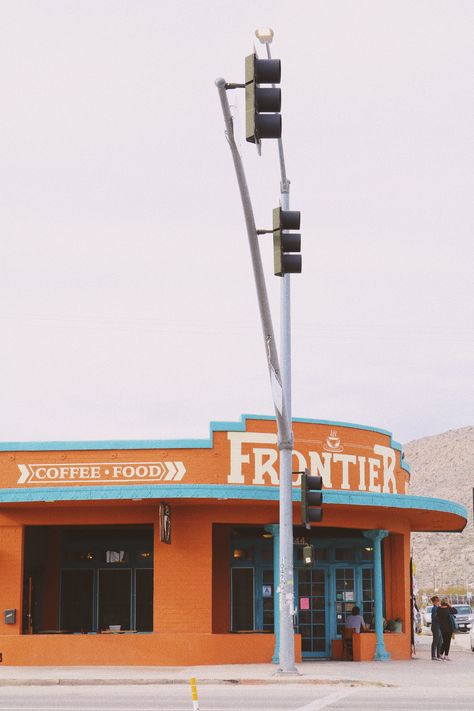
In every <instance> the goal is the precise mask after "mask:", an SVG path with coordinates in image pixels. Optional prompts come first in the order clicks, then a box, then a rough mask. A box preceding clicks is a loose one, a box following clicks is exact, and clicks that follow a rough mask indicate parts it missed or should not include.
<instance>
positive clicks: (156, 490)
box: [0, 484, 467, 520]
mask: <svg viewBox="0 0 474 711" xmlns="http://www.w3.org/2000/svg"><path fill="white" fill-rule="evenodd" d="M279 492H280V490H279V487H278V486H239V485H227V484H214V485H208V484H152V485H146V484H140V485H133V484H126V485H123V486H113V485H111V486H71V487H64V486H58V487H52V486H50V487H44V488H42V487H41V488H40V487H38V488H28V489H0V502H1V503H16V502H29V501H45V502H52V501H100V500H124V499H126V500H130V499H191V500H192V499H215V500H229V499H238V500H246V501H247V500H253V501H278V498H279ZM293 501H301V490H300V488H299V487H295V488H294V489H293ZM324 502H325V503H327V504H339V505H349V506H376V507H384V508H396V509H405V510H407V509H422V510H426V511H439V512H443V513H451V514H455V515H456V516H460V517H461V518H464V519H466V520H467V510H466V508H465V507H464V506H462V505H461V504H458V503H455V502H453V501H447V500H446V499H433V498H430V497H428V496H411V495H406V494H379V493H375V492H374V493H372V492H365V491H341V490H335V491H331V490H330V489H325V490H324Z"/></svg>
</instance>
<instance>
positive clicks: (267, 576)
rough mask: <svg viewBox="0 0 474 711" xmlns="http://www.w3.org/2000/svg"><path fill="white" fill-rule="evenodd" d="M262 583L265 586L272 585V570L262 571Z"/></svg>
mask: <svg viewBox="0 0 474 711" xmlns="http://www.w3.org/2000/svg"><path fill="white" fill-rule="evenodd" d="M263 582H264V583H265V585H273V570H264V571H263Z"/></svg>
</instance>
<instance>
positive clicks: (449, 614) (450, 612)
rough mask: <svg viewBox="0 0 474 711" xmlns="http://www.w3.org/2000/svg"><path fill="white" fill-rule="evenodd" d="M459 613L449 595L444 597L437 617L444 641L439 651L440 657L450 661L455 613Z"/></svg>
mask: <svg viewBox="0 0 474 711" xmlns="http://www.w3.org/2000/svg"><path fill="white" fill-rule="evenodd" d="M456 614H457V610H456V608H455V607H451V605H450V603H449V600H448V598H447V597H443V599H442V600H441V602H440V605H439V607H438V613H437V619H438V622H439V626H440V628H441V636H442V638H443V643H442V644H441V647H440V650H439V653H440V658H441V659H445V660H446V661H447V662H450V661H451V660H450V658H449V647H450V646H451V638H452V636H453V632H454V628H455V622H454V615H456Z"/></svg>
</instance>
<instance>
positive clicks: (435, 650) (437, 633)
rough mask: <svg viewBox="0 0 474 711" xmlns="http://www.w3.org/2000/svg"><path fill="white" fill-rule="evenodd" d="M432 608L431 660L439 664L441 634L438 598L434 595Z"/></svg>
mask: <svg viewBox="0 0 474 711" xmlns="http://www.w3.org/2000/svg"><path fill="white" fill-rule="evenodd" d="M431 602H432V603H433V608H432V610H431V632H432V633H433V641H432V643H431V659H432V660H433V661H437V662H439V661H440V660H441V645H442V643H443V636H442V634H441V626H440V624H439V619H438V610H439V597H438V596H437V595H434V597H432V598H431Z"/></svg>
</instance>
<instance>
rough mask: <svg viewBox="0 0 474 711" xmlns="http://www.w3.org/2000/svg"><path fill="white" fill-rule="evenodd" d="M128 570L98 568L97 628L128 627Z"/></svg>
mask: <svg viewBox="0 0 474 711" xmlns="http://www.w3.org/2000/svg"><path fill="white" fill-rule="evenodd" d="M130 599H131V575H130V570H112V569H111V570H99V629H100V630H107V629H108V627H109V625H120V626H121V629H122V630H129V629H130Z"/></svg>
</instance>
